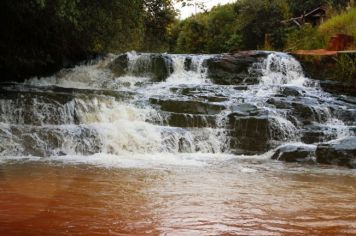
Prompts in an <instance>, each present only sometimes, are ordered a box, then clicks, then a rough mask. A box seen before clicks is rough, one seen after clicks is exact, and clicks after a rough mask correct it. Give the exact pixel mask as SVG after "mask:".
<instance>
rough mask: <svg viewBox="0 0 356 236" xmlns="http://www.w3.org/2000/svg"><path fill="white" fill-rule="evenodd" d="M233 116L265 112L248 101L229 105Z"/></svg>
mask: <svg viewBox="0 0 356 236" xmlns="http://www.w3.org/2000/svg"><path fill="white" fill-rule="evenodd" d="M230 109H231V111H232V113H233V116H255V115H261V114H266V111H265V110H263V109H259V108H258V107H257V106H255V105H253V104H249V103H242V104H237V105H233V106H231V107H230Z"/></svg>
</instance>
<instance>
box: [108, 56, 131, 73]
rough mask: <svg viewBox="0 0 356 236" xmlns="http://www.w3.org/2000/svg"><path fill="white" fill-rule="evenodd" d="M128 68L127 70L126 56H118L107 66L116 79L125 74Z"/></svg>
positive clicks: (127, 60)
mask: <svg viewBox="0 0 356 236" xmlns="http://www.w3.org/2000/svg"><path fill="white" fill-rule="evenodd" d="M128 68H129V57H128V55H127V54H122V55H119V56H118V57H116V58H115V59H114V60H113V61H112V62H111V63H110V64H109V69H110V70H111V71H112V73H114V75H115V76H117V77H119V76H123V75H125V74H127V73H128Z"/></svg>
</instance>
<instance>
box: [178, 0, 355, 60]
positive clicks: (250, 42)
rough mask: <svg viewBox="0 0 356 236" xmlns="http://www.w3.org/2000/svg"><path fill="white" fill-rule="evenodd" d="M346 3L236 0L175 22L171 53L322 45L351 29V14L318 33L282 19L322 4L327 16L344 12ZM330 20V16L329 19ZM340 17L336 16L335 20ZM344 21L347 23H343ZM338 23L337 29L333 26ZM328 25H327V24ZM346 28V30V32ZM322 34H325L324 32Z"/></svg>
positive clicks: (345, 0)
mask: <svg viewBox="0 0 356 236" xmlns="http://www.w3.org/2000/svg"><path fill="white" fill-rule="evenodd" d="M348 2H349V1H347V0H307V1H305V0H239V1H236V3H233V4H228V5H224V6H217V7H215V8H213V9H212V10H211V11H210V12H205V13H202V14H198V15H195V16H193V17H190V18H188V19H186V20H183V21H181V22H178V23H177V24H176V25H175V27H174V30H173V33H172V35H171V37H172V41H171V51H174V52H178V53H187V52H205V53H219V52H226V51H236V50H246V49H275V50H294V49H302V48H303V49H311V48H320V47H324V46H325V42H326V41H327V39H328V37H330V35H332V34H333V33H335V32H337V31H338V30H339V28H340V27H344V29H343V30H342V31H345V32H346V33H349V34H350V33H351V34H352V35H353V32H351V31H352V29H355V28H356V27H354V22H355V21H353V22H351V21H352V16H351V15H352V14H353V13H352V12H350V13H347V15H348V17H343V18H347V19H343V20H341V19H340V20H337V21H338V23H334V25H331V26H330V27H329V28H330V29H332V30H323V28H321V29H320V31H318V29H316V28H314V27H312V26H311V25H308V24H306V25H305V26H303V27H301V28H300V27H298V26H297V25H295V24H293V23H291V24H288V25H285V24H282V22H283V20H286V19H289V18H291V17H295V16H301V15H302V14H304V13H306V12H309V11H311V10H314V9H315V8H317V7H319V6H321V5H325V6H327V8H328V12H329V13H330V14H331V15H337V14H338V13H339V12H341V11H344V10H345V8H346V6H347V4H348ZM329 17H331V16H329ZM339 18H340V17H339ZM347 21H348V22H347ZM336 24H339V25H340V26H337V27H334V26H336ZM328 25H330V23H328ZM346 28H347V29H346ZM326 31H327V32H328V33H326Z"/></svg>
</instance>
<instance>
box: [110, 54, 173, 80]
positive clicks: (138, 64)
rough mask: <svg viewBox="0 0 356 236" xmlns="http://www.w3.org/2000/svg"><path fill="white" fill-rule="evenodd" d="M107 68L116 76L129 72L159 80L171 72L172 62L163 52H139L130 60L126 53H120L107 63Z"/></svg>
mask: <svg viewBox="0 0 356 236" xmlns="http://www.w3.org/2000/svg"><path fill="white" fill-rule="evenodd" d="M108 68H109V69H110V70H111V71H112V72H113V73H114V75H115V76H118V77H119V76H123V75H127V74H131V75H134V76H143V77H146V76H147V77H149V78H151V79H152V81H154V82H161V81H164V80H165V79H167V78H168V77H169V75H170V74H172V73H173V62H172V58H171V57H170V56H168V55H164V54H139V55H138V58H137V60H136V61H130V58H129V56H128V54H122V55H119V56H118V57H116V58H115V59H114V60H113V61H112V62H111V63H109V65H108Z"/></svg>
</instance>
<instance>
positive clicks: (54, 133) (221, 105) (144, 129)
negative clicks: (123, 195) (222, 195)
mask: <svg viewBox="0 0 356 236" xmlns="http://www.w3.org/2000/svg"><path fill="white" fill-rule="evenodd" d="M212 58H216V55H171V54H148V53H146V54H145V53H144V54H139V53H135V52H132V53H128V54H126V57H123V60H127V68H126V69H125V71H126V74H121V75H115V74H114V73H112V72H111V70H110V69H109V67H108V65H109V64H110V63H113V60H114V59H115V56H110V57H108V58H105V59H103V60H101V61H98V62H97V63H90V64H83V65H79V66H77V67H75V68H72V69H65V70H62V71H61V72H59V73H57V74H55V75H53V76H51V77H46V78H32V79H29V80H27V81H25V82H24V83H22V84H4V85H1V89H2V90H4V91H7V92H8V93H7V95H2V96H1V97H0V141H1V142H0V143H1V144H0V155H2V156H28V155H30V156H41V157H48V156H69V155H79V156H87V155H93V154H98V153H101V154H108V155H109V154H110V155H117V156H120V155H129V154H135V155H155V154H157V155H161V154H164V153H165V154H178V153H225V154H231V153H243V154H255V153H256V152H257V153H263V152H267V151H269V150H271V149H272V148H274V147H276V146H278V145H281V144H286V143H288V142H301V140H311V141H308V142H309V143H315V142H320V141H322V140H324V139H325V140H328V138H331V137H332V138H340V137H347V136H349V135H350V132H349V127H348V126H347V125H345V123H344V121H343V120H342V119H339V118H337V117H336V116H335V113H333V112H334V110H335V109H344V106H343V105H340V104H338V103H336V102H334V101H335V98H334V97H332V95H330V94H328V93H325V92H323V91H322V90H321V89H320V87H319V86H318V84H317V83H315V82H313V81H312V80H311V79H308V78H306V77H305V76H304V73H303V70H302V67H301V65H300V64H299V62H298V61H297V60H295V59H294V58H293V57H291V56H289V55H287V54H284V53H270V54H268V56H266V58H265V59H264V60H262V61H256V62H255V63H253V64H252V65H251V67H250V69H249V72H250V73H251V74H252V73H256V74H259V76H258V80H257V83H255V84H247V85H244V84H241V85H238V86H236V85H218V84H215V83H213V82H212V81H211V80H210V78H209V67H208V63H207V62H208V61H209V60H211V59H212ZM123 62H124V63H123V64H125V63H126V62H125V61H123ZM156 73H158V74H159V77H157V74H156ZM333 102H334V103H333ZM330 104H331V105H332V107H331V105H330ZM319 133H320V138H319V139H318V140H316V141H314V139H311V138H310V137H311V134H313V135H314V136H315V135H316V134H318V135H319ZM324 133H325V135H324ZM314 136H312V137H314ZM253 145H255V147H254V146H253Z"/></svg>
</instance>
